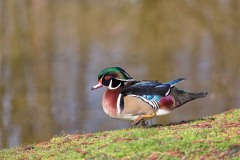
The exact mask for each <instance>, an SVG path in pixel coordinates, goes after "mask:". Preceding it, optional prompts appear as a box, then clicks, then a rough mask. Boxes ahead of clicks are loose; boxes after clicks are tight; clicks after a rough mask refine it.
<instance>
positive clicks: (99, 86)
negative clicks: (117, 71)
mask: <svg viewBox="0 0 240 160" xmlns="http://www.w3.org/2000/svg"><path fill="white" fill-rule="evenodd" d="M102 86H103V84H102V83H101V82H98V84H96V85H95V86H93V87H92V90H94V89H98V88H101V87H102Z"/></svg>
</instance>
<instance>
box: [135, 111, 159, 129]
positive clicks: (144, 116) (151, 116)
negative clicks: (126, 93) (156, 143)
mask: <svg viewBox="0 0 240 160" xmlns="http://www.w3.org/2000/svg"><path fill="white" fill-rule="evenodd" d="M155 115H156V113H152V114H143V115H140V116H139V117H138V118H137V119H135V120H134V121H133V123H132V124H131V126H136V125H138V124H139V123H140V122H141V124H142V125H144V126H145V125H146V124H145V119H149V118H153V117H154V116H155ZM142 121H143V122H142ZM142 125H141V126H142Z"/></svg>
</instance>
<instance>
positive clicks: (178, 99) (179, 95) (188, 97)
mask: <svg viewBox="0 0 240 160" xmlns="http://www.w3.org/2000/svg"><path fill="white" fill-rule="evenodd" d="M170 94H171V95H172V96H173V97H174V99H175V106H174V108H177V107H179V106H181V105H183V104H185V103H187V102H189V101H192V100H194V99H197V98H203V97H205V96H206V95H207V92H199V93H188V92H186V91H184V90H180V89H178V88H176V87H174V88H172V89H171V93H170ZM172 109H173V108H172Z"/></svg>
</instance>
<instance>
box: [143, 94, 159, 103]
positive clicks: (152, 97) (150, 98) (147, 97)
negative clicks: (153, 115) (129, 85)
mask: <svg viewBox="0 0 240 160" xmlns="http://www.w3.org/2000/svg"><path fill="white" fill-rule="evenodd" d="M142 97H143V98H145V99H147V100H149V101H152V100H154V101H156V102H159V101H160V99H161V96H159V95H143V96H142Z"/></svg>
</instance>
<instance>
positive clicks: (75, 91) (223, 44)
mask: <svg viewBox="0 0 240 160" xmlns="http://www.w3.org/2000/svg"><path fill="white" fill-rule="evenodd" d="M239 52H240V1H236V0H211V1H209V0H181V1H168V0H151V1H148V0H122V1H117V0H103V1H96V0H68V1H64V0H58V1H57V0H51V1H50V0H0V71H1V74H0V102H1V103H0V115H1V116H0V148H6V147H14V146H19V145H27V144H29V143H38V142H40V141H44V140H48V139H50V138H51V137H52V136H54V135H59V134H61V132H62V131H64V132H65V133H75V132H78V133H88V132H91V133H94V132H99V131H104V130H114V129H122V128H126V127H129V124H130V123H129V122H125V121H119V120H114V119H111V118H110V117H108V116H107V115H105V113H104V112H103V110H102V107H101V96H102V93H103V92H104V90H105V89H99V90H95V91H91V90H90V89H91V87H92V86H93V85H95V84H96V83H97V74H98V73H99V72H100V71H101V70H102V69H103V68H106V67H110V66H120V67H122V68H124V69H125V70H126V71H127V72H128V73H129V74H130V75H131V76H132V77H134V78H136V79H152V80H160V81H161V82H166V81H170V80H173V79H176V78H179V77H186V78H187V80H186V81H184V82H182V83H181V84H179V85H178V87H181V88H184V89H186V90H188V91H208V92H209V94H208V96H207V97H206V98H204V99H199V100H196V101H193V102H190V103H188V104H186V105H184V106H183V107H181V108H179V109H176V110H175V111H173V112H172V113H171V114H169V115H166V116H162V117H159V118H155V119H154V120H153V123H162V124H165V123H170V122H178V121H182V120H190V119H197V118H201V117H203V116H207V115H214V114H217V113H221V112H224V111H227V110H230V109H232V108H239V107H240V105H239V103H240V89H239V88H240V70H239V66H240V53H239Z"/></svg>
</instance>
